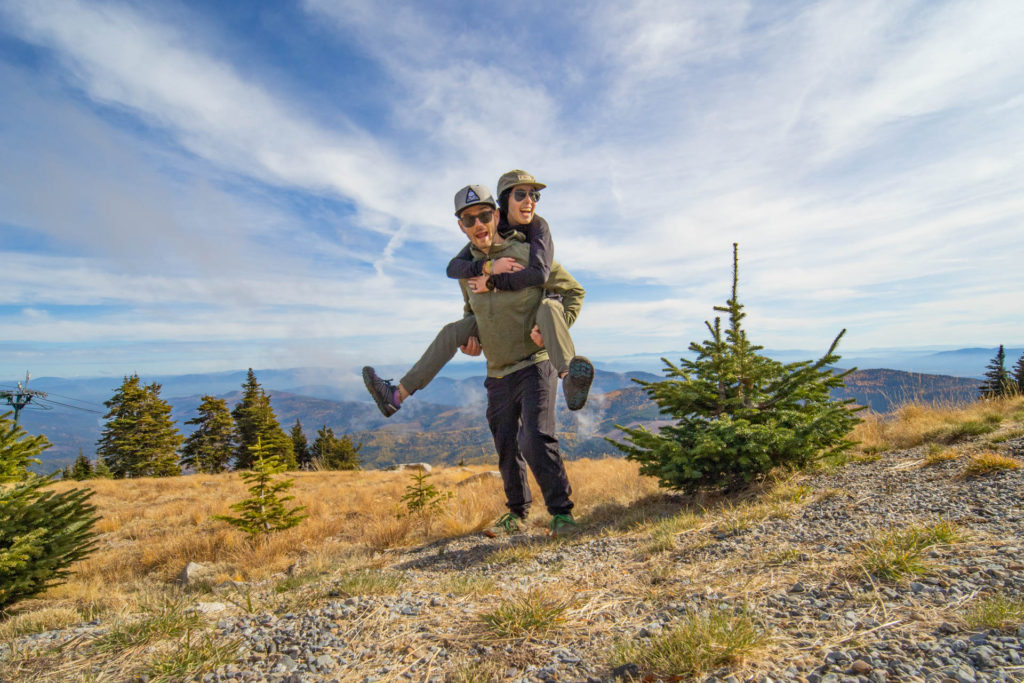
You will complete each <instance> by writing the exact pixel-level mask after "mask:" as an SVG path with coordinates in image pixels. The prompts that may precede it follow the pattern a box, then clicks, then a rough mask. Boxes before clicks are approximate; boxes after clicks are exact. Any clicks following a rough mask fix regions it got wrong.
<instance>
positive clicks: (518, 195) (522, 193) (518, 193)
mask: <svg viewBox="0 0 1024 683" xmlns="http://www.w3.org/2000/svg"><path fill="white" fill-rule="evenodd" d="M527 195H529V196H530V199H532V200H533V203H534V204H536V203H537V202H539V201H540V192H539V191H537V190H514V191H513V192H512V196H513V197H514V198H515V200H516V201H517V202H521V201H523V200H524V199H526V196H527Z"/></svg>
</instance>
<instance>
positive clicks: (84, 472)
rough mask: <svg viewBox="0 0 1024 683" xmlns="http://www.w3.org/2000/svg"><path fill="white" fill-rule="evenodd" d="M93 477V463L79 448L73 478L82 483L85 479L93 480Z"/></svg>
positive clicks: (73, 467) (72, 467)
mask: <svg viewBox="0 0 1024 683" xmlns="http://www.w3.org/2000/svg"><path fill="white" fill-rule="evenodd" d="M92 476H93V472H92V463H91V462H89V458H87V457H85V455H83V454H82V449H81V448H79V449H78V457H77V458H75V464H74V465H72V466H71V478H72V479H74V480H75V481H82V480H84V479H91V478H92Z"/></svg>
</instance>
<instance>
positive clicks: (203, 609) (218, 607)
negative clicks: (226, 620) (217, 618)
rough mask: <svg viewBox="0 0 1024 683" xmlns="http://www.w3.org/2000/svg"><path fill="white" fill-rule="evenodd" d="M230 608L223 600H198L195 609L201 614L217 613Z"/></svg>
mask: <svg viewBox="0 0 1024 683" xmlns="http://www.w3.org/2000/svg"><path fill="white" fill-rule="evenodd" d="M227 608H228V606H227V605H225V604H224V603H223V602H197V603H196V606H195V611H196V612H198V613H199V614H217V612H223V611H224V610H226V609H227Z"/></svg>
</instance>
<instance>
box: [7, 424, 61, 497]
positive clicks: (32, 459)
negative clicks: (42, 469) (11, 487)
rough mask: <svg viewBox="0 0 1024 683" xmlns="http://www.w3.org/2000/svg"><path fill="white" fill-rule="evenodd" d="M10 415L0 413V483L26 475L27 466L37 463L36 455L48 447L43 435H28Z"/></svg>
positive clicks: (16, 479)
mask: <svg viewBox="0 0 1024 683" xmlns="http://www.w3.org/2000/svg"><path fill="white" fill-rule="evenodd" d="M10 415H11V413H9V412H7V413H4V414H3V415H0V483H3V482H8V481H21V480H22V479H24V478H25V477H27V476H28V466H29V465H38V464H39V463H40V460H39V458H37V457H36V456H37V455H38V454H39V453H42V452H43V451H44V450H46V449H47V448H49V447H50V442H49V441H47V440H46V437H45V436H43V435H42V434H40V435H39V436H28V435H27V434H26V433H25V430H24V429H22V428H21V427H19V426H18V425H17V424H16V423H15V422H14V421H13V420H11V419H10Z"/></svg>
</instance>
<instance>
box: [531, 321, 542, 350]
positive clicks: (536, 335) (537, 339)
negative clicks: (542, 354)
mask: <svg viewBox="0 0 1024 683" xmlns="http://www.w3.org/2000/svg"><path fill="white" fill-rule="evenodd" d="M530 339H532V340H533V343H534V344H536V345H537V346H539V347H540V348H542V349H543V348H544V337H542V336H541V334H540V328H539V327H537V326H536V325H534V326H533V329H532V330H530Z"/></svg>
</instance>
